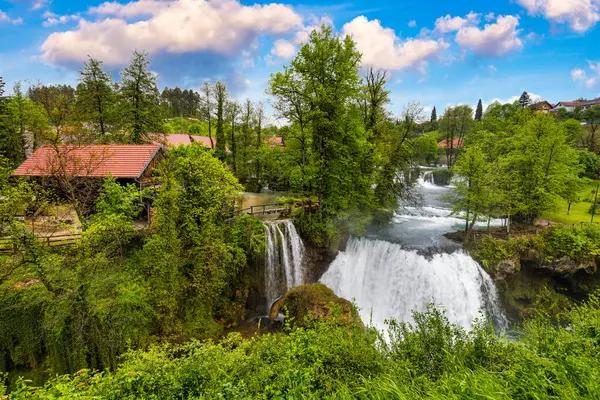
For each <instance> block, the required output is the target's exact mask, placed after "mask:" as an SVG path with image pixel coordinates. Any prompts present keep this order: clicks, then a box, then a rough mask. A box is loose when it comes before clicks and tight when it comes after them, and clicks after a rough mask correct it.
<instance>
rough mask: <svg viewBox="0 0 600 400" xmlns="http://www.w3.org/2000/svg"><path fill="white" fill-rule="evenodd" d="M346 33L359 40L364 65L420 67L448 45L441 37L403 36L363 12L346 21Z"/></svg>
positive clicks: (392, 67) (399, 67) (391, 67)
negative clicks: (365, 15) (409, 37)
mask: <svg viewBox="0 0 600 400" xmlns="http://www.w3.org/2000/svg"><path fill="white" fill-rule="evenodd" d="M343 33H344V34H346V35H349V36H351V37H352V38H353V39H354V41H355V42H356V46H357V48H358V51H360V52H361V53H362V62H363V64H364V65H369V66H374V67H377V68H386V69H389V70H402V69H406V68H417V69H421V68H423V67H424V66H425V65H426V63H427V60H429V59H432V58H434V57H436V56H438V55H439V54H440V53H441V52H442V51H443V50H445V49H447V48H448V44H447V43H445V42H444V41H443V40H441V39H440V40H434V39H406V40H400V39H399V38H398V37H397V36H396V33H395V32H394V30H392V29H390V28H384V27H382V26H381V23H380V22H379V21H378V20H372V21H369V20H368V19H367V18H366V17H364V16H360V17H357V18H355V19H354V20H352V21H350V22H348V23H347V24H345V25H344V27H343Z"/></svg>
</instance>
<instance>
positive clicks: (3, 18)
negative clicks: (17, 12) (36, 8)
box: [0, 10, 23, 25]
mask: <svg viewBox="0 0 600 400" xmlns="http://www.w3.org/2000/svg"><path fill="white" fill-rule="evenodd" d="M1 23H8V24H13V25H19V24H22V23H23V19H22V18H15V19H12V18H11V17H9V16H8V14H7V13H5V12H4V11H2V10H0V24H1Z"/></svg>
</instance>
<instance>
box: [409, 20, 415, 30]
mask: <svg viewBox="0 0 600 400" xmlns="http://www.w3.org/2000/svg"><path fill="white" fill-rule="evenodd" d="M416 26H417V21H415V20H414V19H413V20H411V21H408V27H409V28H415V27H416Z"/></svg>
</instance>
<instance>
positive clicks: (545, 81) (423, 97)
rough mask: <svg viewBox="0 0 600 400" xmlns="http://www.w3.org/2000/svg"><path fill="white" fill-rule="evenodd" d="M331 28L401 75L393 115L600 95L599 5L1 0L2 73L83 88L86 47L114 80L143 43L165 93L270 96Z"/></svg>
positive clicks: (513, 0) (369, 60)
mask: <svg viewBox="0 0 600 400" xmlns="http://www.w3.org/2000/svg"><path fill="white" fill-rule="evenodd" d="M321 23H330V24H332V25H333V26H334V28H335V29H336V31H338V32H340V33H343V34H350V35H352V37H353V38H354V39H355V41H356V42H357V47H358V48H359V50H360V51H361V53H362V54H363V63H364V65H365V66H367V65H373V66H375V67H377V68H385V69H387V70H388V71H389V73H390V74H391V78H390V89H391V90H392V105H391V108H392V111H393V112H395V113H399V112H400V111H401V109H402V107H403V106H404V105H405V104H406V103H407V102H409V101H420V102H421V104H422V105H423V106H424V107H425V109H426V112H427V111H428V110H429V109H430V108H431V107H433V106H436V107H437V109H438V111H440V110H443V109H444V108H445V107H447V106H448V105H452V104H459V103H466V104H471V105H474V104H475V103H476V102H477V100H478V99H480V98H481V99H483V102H484V103H485V104H488V103H490V102H492V101H493V100H495V99H499V100H501V101H508V100H510V99H513V98H514V97H515V96H518V95H520V93H521V92H522V91H523V90H527V91H528V92H530V93H532V94H534V95H537V96H540V97H542V98H544V99H546V100H548V101H550V102H551V103H552V102H558V101H564V100H573V99H576V98H579V97H585V98H594V97H599V96H600V53H599V51H598V50H599V48H600V46H599V45H598V43H600V0H499V1H494V2H482V1H460V2H448V1H438V0H435V1H417V0H405V1H394V2H387V3H386V2H381V1H380V2H373V1H368V0H354V1H352V0H347V1H338V2H335V1H332V2H328V3H326V4H323V2H320V1H315V0H300V1H291V2H287V3H273V2H269V1H257V2H252V1H242V2H241V3H240V2H239V1H237V0H132V1H126V0H122V1H119V2H102V1H89V2H83V1H75V0H0V43H1V46H0V76H2V77H3V78H4V80H5V81H7V83H8V84H9V85H11V84H12V83H13V82H14V81H16V80H21V81H29V82H32V83H34V82H37V81H38V80H39V81H41V82H42V83H68V84H76V82H77V77H78V72H77V71H78V70H79V69H80V68H81V66H82V63H83V61H84V60H85V59H86V58H87V56H88V55H91V56H93V57H95V58H98V59H100V60H103V61H104V63H105V66H106V68H107V69H108V70H110V71H112V72H113V73H114V74H115V76H116V75H118V73H119V71H120V69H121V68H122V67H123V65H125V64H127V62H128V59H129V56H130V54H131V52H132V50H133V49H138V50H145V51H148V52H149V53H150V55H151V58H152V60H153V64H152V69H153V70H154V71H156V72H157V73H158V75H159V84H160V86H161V88H162V87H163V86H165V85H168V86H174V85H179V86H180V87H187V88H198V86H199V85H200V84H201V83H202V82H203V81H204V80H207V79H208V80H214V79H223V80H226V81H227V82H228V84H229V87H230V90H231V91H232V92H233V93H234V96H235V97H237V98H239V99H243V98H245V97H250V98H252V99H253V100H261V99H266V95H265V94H264V90H265V88H266V83H267V80H268V78H269V75H270V74H271V73H273V72H275V71H277V70H280V69H281V68H282V66H283V65H285V64H286V63H287V62H289V59H290V57H292V56H293V54H294V53H295V50H296V49H297V47H298V45H299V43H301V42H302V41H303V40H305V39H306V37H307V34H308V32H310V30H311V29H315V28H316V27H318V26H319V25H320V24H321Z"/></svg>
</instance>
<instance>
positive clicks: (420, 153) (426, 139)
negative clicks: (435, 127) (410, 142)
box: [414, 131, 439, 165]
mask: <svg viewBox="0 0 600 400" xmlns="http://www.w3.org/2000/svg"><path fill="white" fill-rule="evenodd" d="M438 135H439V134H438V132H436V131H433V132H428V133H424V134H422V135H420V136H419V137H417V138H416V139H415V141H414V157H415V158H416V159H417V160H419V161H422V162H423V163H424V164H425V165H432V164H434V165H435V164H437V162H438V159H439V150H438Z"/></svg>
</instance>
